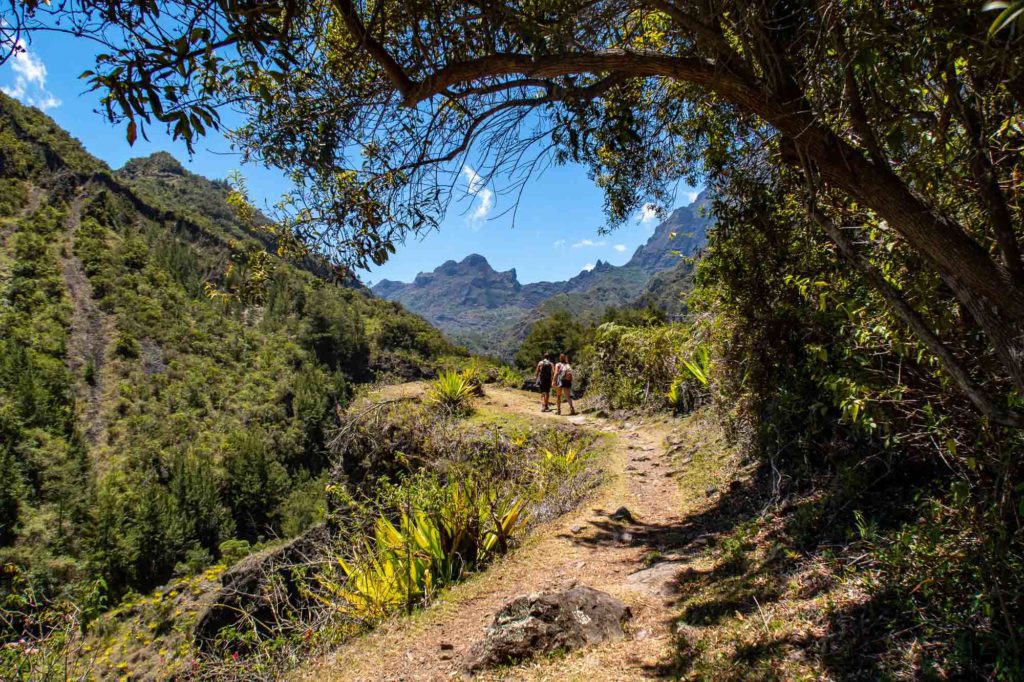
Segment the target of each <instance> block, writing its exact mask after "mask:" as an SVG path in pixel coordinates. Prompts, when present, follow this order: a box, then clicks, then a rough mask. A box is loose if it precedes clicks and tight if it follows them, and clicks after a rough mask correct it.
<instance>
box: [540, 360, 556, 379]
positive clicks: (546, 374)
mask: <svg viewBox="0 0 1024 682" xmlns="http://www.w3.org/2000/svg"><path fill="white" fill-rule="evenodd" d="M553 370H554V368H553V367H552V365H551V362H550V361H548V360H541V365H540V380H541V382H542V383H550V382H551V372H552V371H553Z"/></svg>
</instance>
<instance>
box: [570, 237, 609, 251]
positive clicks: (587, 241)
mask: <svg viewBox="0 0 1024 682" xmlns="http://www.w3.org/2000/svg"><path fill="white" fill-rule="evenodd" d="M604 245H605V242H595V241H594V240H593V239H581V240H579V241H578V242H576V243H574V244H573V245H572V248H574V249H580V248H583V247H589V246H604Z"/></svg>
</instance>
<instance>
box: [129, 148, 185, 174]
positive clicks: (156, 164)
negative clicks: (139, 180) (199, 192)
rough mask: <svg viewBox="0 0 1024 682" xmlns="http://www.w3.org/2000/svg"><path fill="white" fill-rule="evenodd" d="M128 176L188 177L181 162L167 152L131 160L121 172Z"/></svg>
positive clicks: (154, 153)
mask: <svg viewBox="0 0 1024 682" xmlns="http://www.w3.org/2000/svg"><path fill="white" fill-rule="evenodd" d="M120 172H121V173H123V174H124V175H127V176H138V175H146V176H160V175H188V174H189V172H188V171H187V170H186V169H185V167H184V166H182V165H181V162H180V161H178V160H177V159H176V158H174V157H173V156H171V155H170V154H168V153H167V152H153V153H152V154H150V155H149V156H139V157H136V158H134V159H129V160H128V161H127V163H125V164H124V166H123V167H122V168H121V170H120Z"/></svg>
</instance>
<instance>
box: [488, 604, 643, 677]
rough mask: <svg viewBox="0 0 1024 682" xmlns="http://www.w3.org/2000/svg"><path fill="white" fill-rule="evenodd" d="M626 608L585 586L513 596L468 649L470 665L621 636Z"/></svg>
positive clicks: (499, 662)
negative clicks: (483, 633) (484, 633)
mask: <svg viewBox="0 0 1024 682" xmlns="http://www.w3.org/2000/svg"><path fill="white" fill-rule="evenodd" d="M630 616H631V614H630V611H629V607H628V606H626V605H625V604H623V603H622V602H620V601H619V600H618V599H615V598H614V597H612V596H611V595H609V594H607V593H605V592H601V591H599V590H595V589H593V588H591V587H587V586H585V585H579V586H576V587H572V588H570V589H567V590H558V591H553V592H543V593H540V594H530V595H524V596H521V597H516V598H515V599H513V600H512V601H511V602H509V603H508V604H506V605H505V606H504V607H502V609H501V610H500V611H498V613H497V615H496V616H495V617H494V623H493V624H492V625H491V627H490V628H488V629H487V635H486V636H485V637H484V639H483V640H481V641H480V642H477V643H476V644H475V645H474V646H473V649H472V650H471V651H470V661H469V665H468V668H469V670H470V671H475V670H481V669H483V668H488V667H492V666H496V665H502V664H505V663H511V662H514V661H520V660H524V659H528V658H531V657H533V656H536V655H538V654H546V653H554V652H558V651H574V650H576V649H581V648H583V647H585V646H590V645H592V644H597V643H599V642H604V641H607V640H619V639H622V638H623V637H624V636H625V634H624V633H623V631H622V626H623V624H624V623H625V622H626V620H628V619H629V618H630Z"/></svg>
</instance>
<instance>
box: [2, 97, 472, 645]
mask: <svg viewBox="0 0 1024 682" xmlns="http://www.w3.org/2000/svg"><path fill="white" fill-rule="evenodd" d="M227 193H228V187H227V186H226V185H225V184H224V183H219V182H215V181H209V180H206V179H205V178H201V177H199V176H196V175H194V174H192V173H189V172H188V171H186V170H185V169H184V168H183V167H182V166H181V165H180V164H179V163H178V162H177V161H175V160H174V159H173V158H171V157H170V156H169V155H166V154H158V155H154V156H152V157H149V158H146V159H137V160H134V161H131V162H129V163H128V164H127V165H126V166H125V168H124V169H122V170H120V171H111V169H109V168H108V167H107V166H106V165H105V164H103V163H102V162H101V161H99V160H97V159H95V158H93V157H92V156H90V155H89V154H88V153H87V152H86V151H85V150H84V149H83V148H82V146H81V145H80V144H79V143H78V142H77V141H76V140H74V139H73V138H71V137H70V136H68V135H67V134H66V133H65V132H64V131H62V130H60V128H59V127H57V126H56V125H55V124H54V123H53V121H52V120H50V119H49V118H47V117H46V116H45V115H43V114H41V113H40V112H38V111H36V110H33V109H29V108H27V107H23V106H21V105H19V104H18V103H17V102H15V101H14V100H11V99H9V98H7V97H5V96H2V95H0V564H2V565H4V566H7V567H9V570H6V571H4V573H3V577H0V604H2V603H4V602H3V601H2V600H3V598H4V597H5V595H6V594H7V592H8V590H12V589H18V590H22V591H24V590H26V589H30V590H32V591H33V593H34V594H35V595H37V598H39V599H47V598H51V597H56V596H70V597H72V598H74V599H75V600H76V601H78V602H80V603H84V602H82V599H84V598H85V597H83V595H90V594H91V595H92V596H91V597H89V599H92V600H93V601H92V602H89V603H92V604H93V605H94V606H93V607H91V608H95V607H96V605H98V604H101V603H105V604H107V605H112V604H113V603H116V601H117V599H118V598H119V597H120V596H121V595H122V594H124V593H125V592H126V591H128V590H141V589H147V588H149V587H152V586H153V585H157V584H160V583H162V582H163V581H165V580H167V579H168V578H169V577H171V576H172V575H173V574H190V573H193V572H195V571H197V570H199V569H201V568H202V567H203V566H204V565H207V564H209V563H210V562H212V561H215V560H216V559H218V558H219V557H220V556H221V555H222V554H223V553H224V552H225V551H229V550H230V551H231V552H233V553H235V554H237V553H238V551H239V550H241V551H243V552H244V551H245V548H247V547H249V546H255V545H258V544H259V543H261V542H264V541H266V540H270V539H272V538H280V537H288V536H291V535H295V534H296V533H298V532H301V531H302V530H303V529H304V528H306V527H308V526H309V525H310V524H312V523H315V522H316V521H317V519H318V518H319V517H320V516H321V515H322V509H323V495H324V491H323V488H324V478H323V476H324V467H325V466H326V452H325V441H326V439H327V434H328V432H329V430H330V429H332V428H333V426H334V424H335V423H336V419H337V417H336V414H337V407H338V405H339V404H344V403H345V402H346V401H347V400H348V398H349V396H350V394H351V391H352V388H351V387H352V386H353V384H356V383H359V382H362V381H366V380H369V379H372V378H374V377H375V376H376V375H377V374H378V373H379V372H397V373H400V374H406V375H411V376H418V375H421V374H422V373H423V372H424V371H429V370H430V365H431V363H432V362H434V360H435V359H436V358H438V357H439V356H441V355H442V354H451V353H459V352H462V351H460V350H459V349H457V348H455V347H453V346H452V345H451V344H450V343H448V342H447V341H445V340H444V339H443V338H442V336H441V335H440V334H439V333H438V332H437V330H435V329H433V328H432V327H431V326H430V325H429V324H428V323H426V322H425V321H424V320H422V319H421V318H418V317H416V316H414V315H411V314H409V313H407V312H406V311H404V310H403V309H402V307H401V306H400V305H399V304H397V303H392V302H387V301H382V300H379V299H376V298H374V297H372V296H369V295H368V294H367V293H366V292H365V291H362V290H360V288H358V287H354V286H342V285H339V284H335V283H328V282H325V281H324V280H322V279H319V278H317V277H315V276H314V275H313V274H312V273H311V272H310V271H311V270H312V271H316V270H317V269H318V268H320V267H323V266H324V264H317V263H308V264H305V265H304V267H295V266H293V265H291V264H289V263H287V262H283V261H278V260H276V259H273V258H270V259H269V260H266V259H259V258H254V257H253V254H254V253H256V252H255V251H254V250H253V249H254V248H255V247H259V246H262V245H263V244H265V243H266V238H265V236H264V235H263V234H262V233H261V232H259V231H253V230H251V229H249V228H247V227H246V226H245V225H244V224H242V223H241V222H239V221H238V220H236V219H235V217H234V215H233V214H232V212H231V211H230V209H229V207H228V205H227V203H226V197H227ZM229 263H230V264H231V265H232V269H231V272H230V275H228V274H227V266H228V264H229ZM225 291H231V292H236V293H237V295H235V296H224V295H218V296H213V297H211V295H210V293H211V292H225ZM97 579H101V580H102V583H98V582H96V580H97ZM0 625H2V624H0ZM8 625H10V624H8Z"/></svg>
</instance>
